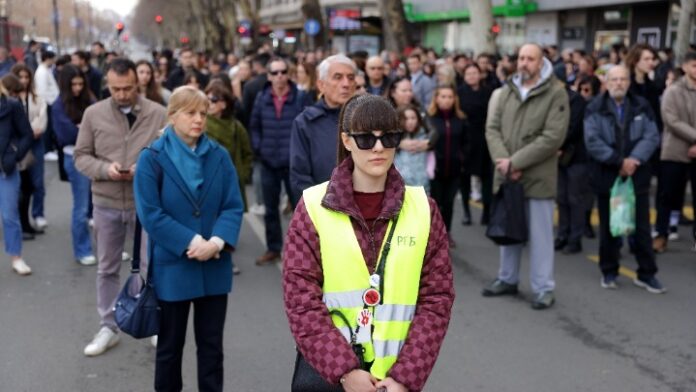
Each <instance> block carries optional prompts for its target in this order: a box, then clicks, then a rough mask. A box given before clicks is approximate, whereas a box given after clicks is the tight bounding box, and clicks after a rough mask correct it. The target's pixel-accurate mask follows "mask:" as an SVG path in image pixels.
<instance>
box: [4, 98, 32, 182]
mask: <svg viewBox="0 0 696 392" xmlns="http://www.w3.org/2000/svg"><path fill="white" fill-rule="evenodd" d="M32 140H34V133H33V132H32V130H31V124H29V119H28V118H27V115H26V113H25V112H24V108H23V107H22V104H21V103H20V102H19V101H17V100H16V99H14V98H9V97H7V96H4V95H3V96H0V172H2V173H4V174H6V175H9V174H12V173H13V172H14V171H15V168H16V167H17V163H18V162H19V161H21V160H22V159H23V158H24V156H25V155H26V154H27V152H28V151H29V148H31V144H32Z"/></svg>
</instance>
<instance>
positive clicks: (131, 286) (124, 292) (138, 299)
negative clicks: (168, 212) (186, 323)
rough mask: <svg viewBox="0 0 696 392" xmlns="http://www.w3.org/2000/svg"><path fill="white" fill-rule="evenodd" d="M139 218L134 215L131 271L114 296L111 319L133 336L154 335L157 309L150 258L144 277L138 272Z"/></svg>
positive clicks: (158, 309) (157, 330) (157, 326)
mask: <svg viewBox="0 0 696 392" xmlns="http://www.w3.org/2000/svg"><path fill="white" fill-rule="evenodd" d="M141 231H142V230H141V226H140V220H139V219H138V218H137V217H136V221H135V235H134V239H133V261H132V262H131V274H130V276H129V277H128V280H126V284H125V285H123V288H122V289H121V292H120V293H119V294H118V298H116V305H115V306H114V318H115V319H116V325H118V327H119V328H120V329H121V331H123V332H125V333H127V334H128V335H131V336H132V337H134V338H136V339H142V338H146V337H150V336H153V335H157V333H158V332H159V323H160V308H159V303H158V301H157V294H156V293H155V288H154V287H153V286H152V278H151V275H152V274H151V272H152V260H148V273H147V280H145V279H143V277H142V275H141V274H140V243H141Z"/></svg>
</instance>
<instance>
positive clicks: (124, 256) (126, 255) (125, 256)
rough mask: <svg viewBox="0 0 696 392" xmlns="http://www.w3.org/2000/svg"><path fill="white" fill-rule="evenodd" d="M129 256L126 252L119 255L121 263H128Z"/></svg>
mask: <svg viewBox="0 0 696 392" xmlns="http://www.w3.org/2000/svg"><path fill="white" fill-rule="evenodd" d="M130 260H131V256H130V254H129V253H128V252H123V253H121V261H130Z"/></svg>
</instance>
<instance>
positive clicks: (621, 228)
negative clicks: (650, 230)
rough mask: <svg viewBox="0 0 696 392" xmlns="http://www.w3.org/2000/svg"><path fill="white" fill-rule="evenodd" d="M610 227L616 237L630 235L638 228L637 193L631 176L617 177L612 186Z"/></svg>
mask: <svg viewBox="0 0 696 392" xmlns="http://www.w3.org/2000/svg"><path fill="white" fill-rule="evenodd" d="M609 228H610V230H611V235H612V236H614V237H621V236H625V235H629V234H631V233H633V232H634V231H635V230H636V193H635V190H634V189H633V180H632V179H631V177H628V178H626V179H623V178H621V177H617V178H616V181H614V185H613V186H612V187H611V196H610V198H609Z"/></svg>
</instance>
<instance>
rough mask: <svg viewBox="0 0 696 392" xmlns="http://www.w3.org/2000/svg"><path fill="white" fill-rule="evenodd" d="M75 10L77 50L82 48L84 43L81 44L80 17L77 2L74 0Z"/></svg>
mask: <svg viewBox="0 0 696 392" xmlns="http://www.w3.org/2000/svg"><path fill="white" fill-rule="evenodd" d="M73 10H74V11H75V43H76V44H77V48H78V49H81V48H82V42H80V15H79V14H78V9H77V0H73Z"/></svg>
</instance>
